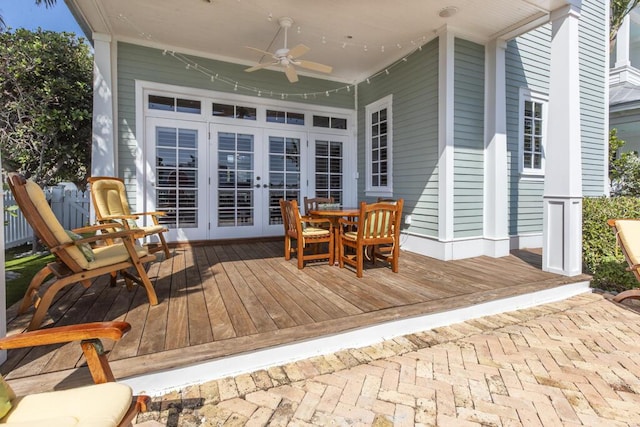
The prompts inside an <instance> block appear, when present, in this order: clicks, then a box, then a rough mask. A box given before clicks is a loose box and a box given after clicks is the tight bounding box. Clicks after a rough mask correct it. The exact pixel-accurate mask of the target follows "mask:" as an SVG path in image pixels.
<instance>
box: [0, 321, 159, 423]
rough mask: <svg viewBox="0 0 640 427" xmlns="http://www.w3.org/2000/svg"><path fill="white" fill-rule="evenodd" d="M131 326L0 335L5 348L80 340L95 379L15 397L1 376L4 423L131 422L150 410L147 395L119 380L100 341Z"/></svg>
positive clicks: (109, 324) (0, 344) (1, 417)
mask: <svg viewBox="0 0 640 427" xmlns="http://www.w3.org/2000/svg"><path fill="white" fill-rule="evenodd" d="M130 329H131V326H130V325H129V324H128V323H126V322H97V323H85V324H81V325H72V326H61V327H55V328H50V329H41V330H38V331H33V332H25V333H22V334H16V335H12V336H10V337H5V338H0V349H2V350H9V349H16V348H25V347H35V346H43V345H50V344H62V343H68V342H73V341H80V346H81V347H82V352H83V354H84V358H85V360H86V363H87V366H88V368H89V372H90V373H91V377H92V378H93V382H94V383H95V384H93V385H89V386H84V387H78V388H73V389H68V390H60V391H51V392H44V393H37V394H29V395H26V396H21V397H16V395H15V393H14V392H13V390H12V389H11V387H10V386H9V384H7V382H6V381H4V379H2V378H1V377H0V425H8V426H11V425H15V426H48V427H56V426H75V425H83V426H92V427H100V426H104V427H107V426H130V425H131V423H132V421H133V420H134V418H135V416H136V415H137V414H138V413H139V412H141V411H142V412H144V411H146V406H147V403H148V401H149V397H148V396H143V395H141V396H133V393H132V390H131V388H130V387H129V386H127V385H125V384H118V383H116V382H115V379H114V376H113V373H112V371H111V368H110V366H109V362H108V361H107V356H106V353H105V351H104V349H103V346H102V341H101V340H102V339H111V340H115V341H117V340H119V339H120V338H122V337H123V336H124V335H125V334H126V333H127V332H129V330H130Z"/></svg>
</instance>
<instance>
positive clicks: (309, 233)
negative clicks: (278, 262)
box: [280, 199, 335, 269]
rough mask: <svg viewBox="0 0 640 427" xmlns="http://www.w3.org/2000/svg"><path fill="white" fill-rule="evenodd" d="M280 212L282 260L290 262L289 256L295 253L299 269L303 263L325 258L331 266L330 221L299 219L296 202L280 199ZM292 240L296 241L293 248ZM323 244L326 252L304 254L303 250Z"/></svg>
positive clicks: (332, 251) (317, 251)
mask: <svg viewBox="0 0 640 427" xmlns="http://www.w3.org/2000/svg"><path fill="white" fill-rule="evenodd" d="M280 212H281V213H282V222H283V224H284V258H285V259H286V260H290V259H291V254H292V253H294V252H295V254H296V256H297V258H298V268H300V269H302V268H303V267H304V262H305V261H311V260H319V259H325V258H329V264H330V265H333V262H334V258H335V257H334V246H335V245H334V240H333V239H334V236H333V225H332V224H331V221H330V220H329V219H327V218H310V217H307V216H305V217H301V216H300V211H299V210H298V202H297V201H296V200H283V199H280ZM303 224H304V225H303ZM320 226H323V227H320ZM325 226H326V228H325ZM292 240H295V241H296V245H295V247H294V246H293V245H292V243H291V241H292ZM323 243H326V244H327V245H328V248H327V251H326V252H324V251H320V250H314V251H313V253H305V249H307V248H309V247H313V248H314V249H318V246H320V245H321V244H323Z"/></svg>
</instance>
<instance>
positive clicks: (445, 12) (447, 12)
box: [438, 6, 458, 18]
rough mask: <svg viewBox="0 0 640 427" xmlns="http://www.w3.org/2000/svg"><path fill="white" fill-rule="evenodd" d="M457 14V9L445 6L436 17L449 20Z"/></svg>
mask: <svg viewBox="0 0 640 427" xmlns="http://www.w3.org/2000/svg"><path fill="white" fill-rule="evenodd" d="M456 13H458V8H457V7H455V6H447V7H445V8H444V9H440V11H439V12H438V16H439V17H440V18H451V17H452V16H453V15H455V14H456Z"/></svg>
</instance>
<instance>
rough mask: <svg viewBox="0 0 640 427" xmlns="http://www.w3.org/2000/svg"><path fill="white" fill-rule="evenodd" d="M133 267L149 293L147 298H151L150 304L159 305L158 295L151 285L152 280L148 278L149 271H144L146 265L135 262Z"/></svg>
mask: <svg viewBox="0 0 640 427" xmlns="http://www.w3.org/2000/svg"><path fill="white" fill-rule="evenodd" d="M133 266H134V267H135V269H136V272H137V273H138V278H140V281H141V282H142V286H144V289H145V290H146V291H147V297H148V298H149V304H151V305H158V296H157V295H156V290H155V289H154V288H153V285H152V284H151V280H149V276H147V271H146V270H145V269H144V265H142V263H141V262H140V261H139V260H136V261H134V262H133Z"/></svg>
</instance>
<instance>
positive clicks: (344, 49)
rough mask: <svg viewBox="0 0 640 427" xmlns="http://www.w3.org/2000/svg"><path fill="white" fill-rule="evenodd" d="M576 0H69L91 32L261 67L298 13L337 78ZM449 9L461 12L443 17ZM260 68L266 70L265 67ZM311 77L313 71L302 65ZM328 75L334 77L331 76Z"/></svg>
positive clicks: (302, 37)
mask: <svg viewBox="0 0 640 427" xmlns="http://www.w3.org/2000/svg"><path fill="white" fill-rule="evenodd" d="M570 1H571V0H444V1H443V0H402V1H400V2H391V1H383V0H373V1H372V0H350V1H344V0H271V1H268V2H267V1H261V0H181V1H175V0H136V1H131V0H66V2H67V4H68V5H69V7H70V9H71V10H72V12H73V13H74V14H75V15H76V16H77V17H78V18H79V20H80V21H81V25H82V26H83V28H84V29H85V31H86V32H87V33H88V34H87V36H90V35H91V34H92V33H105V34H109V35H111V36H112V37H113V38H114V39H116V40H125V41H130V42H134V43H142V44H145V45H149V46H153V47H158V48H162V49H170V50H176V51H180V52H182V53H192V54H196V55H200V56H205V57H209V58H215V59H221V60H226V61H230V62H235V63H241V64H247V65H253V64H254V63H256V62H258V61H262V62H266V61H269V60H270V59H271V58H269V57H261V55H260V54H259V53H257V52H255V51H251V50H249V49H246V48H245V46H253V47H256V48H259V49H262V50H267V51H270V52H273V51H274V50H276V49H278V48H280V47H282V45H283V43H284V40H283V33H282V32H281V31H279V25H278V18H280V17H282V16H288V17H291V18H292V19H293V20H294V23H293V26H292V28H291V29H290V30H289V43H288V45H289V47H292V46H295V45H296V44H298V43H303V44H305V45H307V46H308V47H310V48H311V51H310V52H308V53H307V54H306V55H305V56H304V58H303V59H306V60H309V61H314V62H320V63H323V64H328V65H332V66H333V73H332V74H331V75H330V76H329V78H330V79H333V80H338V81H344V82H357V81H361V80H362V79H363V78H365V77H366V76H368V75H370V74H372V73H374V72H376V71H379V70H380V69H383V68H384V67H385V66H387V65H389V64H391V63H393V62H394V61H396V60H399V59H401V58H402V57H403V56H405V55H407V54H408V53H410V52H411V51H412V50H414V49H416V48H417V46H418V45H420V44H423V43H425V42H426V41H429V40H431V39H432V38H434V37H435V34H436V33H437V32H438V31H439V30H440V29H441V28H443V27H445V26H448V27H449V28H451V29H453V31H454V32H456V33H458V34H460V35H461V36H465V37H467V38H470V39H472V40H475V41H478V42H480V43H483V42H486V41H489V40H492V39H494V38H496V37H498V36H502V35H512V34H515V33H517V32H518V31H519V29H521V30H524V29H528V27H529V26H530V25H531V24H532V23H539V20H540V19H544V17H545V16H547V15H548V13H549V12H550V11H552V10H554V9H556V8H558V7H561V6H562V5H564V4H566V3H569V2H570ZM445 8H455V9H456V11H455V13H454V14H453V15H452V16H450V17H446V18H443V17H441V16H439V14H440V12H441V11H442V10H444V9H445ZM258 72H259V71H258ZM301 74H307V75H309V74H308V73H305V72H301ZM322 77H324V75H322Z"/></svg>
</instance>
